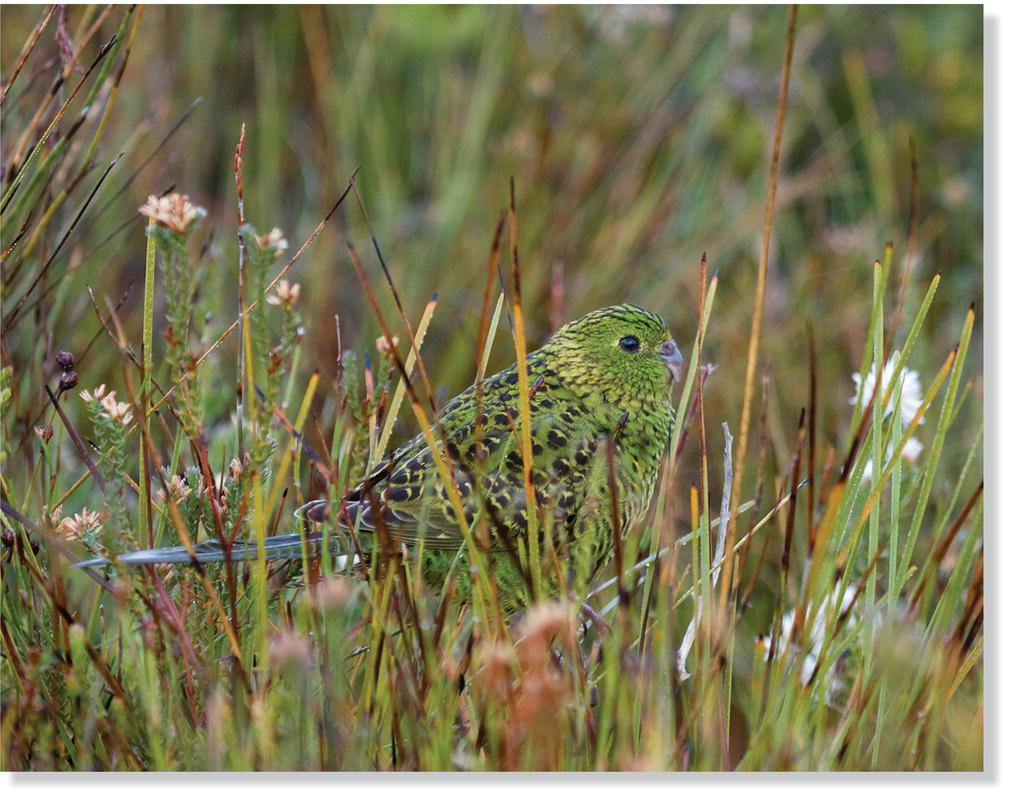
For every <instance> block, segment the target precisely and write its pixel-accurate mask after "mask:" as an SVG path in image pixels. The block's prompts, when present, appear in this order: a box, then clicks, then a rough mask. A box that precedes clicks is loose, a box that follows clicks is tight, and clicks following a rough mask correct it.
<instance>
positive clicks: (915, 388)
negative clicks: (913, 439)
mask: <svg viewBox="0 0 1013 796" xmlns="http://www.w3.org/2000/svg"><path fill="white" fill-rule="evenodd" d="M899 359H900V353H899V352H897V351H894V352H893V356H891V357H890V358H889V359H888V360H887V361H886V363H885V364H884V365H883V378H882V379H881V380H880V383H879V397H880V399H881V400H886V404H885V405H884V406H883V417H889V416H890V415H891V414H892V413H893V408H894V406H895V404H896V395H895V394H892V395H890V396H889V397H888V396H887V394H886V390H887V388H888V387H889V386H890V380H891V379H892V378H893V373H894V371H895V370H896V369H897V361H898V360H899ZM851 379H852V381H854V382H855V394H854V395H853V396H852V397H851V399H850V401H849V403H850V404H851V405H852V406H854V404H856V403H857V402H858V400H859V390H861V402H862V403H861V405H862V406H863V407H865V406H867V405H868V404H869V401H871V400H872V391H873V390H874V389H875V388H876V374H875V372H874V371H873V370H870V372H869V373H867V374H866V376H865V378H864V379H863V378H862V374H860V373H853V374H851ZM897 389H900V419H901V422H902V423H903V424H904V425H905V426H907V425H910V424H911V421H912V420H914V417H915V415H916V414H917V413H918V408H919V407H920V406H921V405H922V385H921V378H920V377H919V375H918V371H916V370H912V369H911V368H906V367H905V368H901V371H900V378H899V379H898V387H897ZM918 422H919V424H921V423H924V422H925V418H924V417H922V418H920V419H919V421H918Z"/></svg>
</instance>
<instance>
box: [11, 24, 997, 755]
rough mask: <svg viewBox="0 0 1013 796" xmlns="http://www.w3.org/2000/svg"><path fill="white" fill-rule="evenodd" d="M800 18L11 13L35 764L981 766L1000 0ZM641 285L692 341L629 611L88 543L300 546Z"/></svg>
mask: <svg viewBox="0 0 1013 796" xmlns="http://www.w3.org/2000/svg"><path fill="white" fill-rule="evenodd" d="M788 20H789V10H788V9H787V8H774V9H769V8H759V7H743V8H734V7H698V8H681V7H669V8H652V7H626V8H623V7H615V8H599V7H593V8H592V7H583V8H582V7H544V8H541V7H539V8H534V7H525V8H508V7H495V8H485V7H455V8H446V7H439V8H438V7H410V8H409V7H404V8H396V7H377V8H347V7H344V8H343V7H327V8H323V7H312V6H311V7H299V8H295V7H286V8H272V7H250V8H245V7H146V6H134V7H125V6H109V7H99V6H87V7H85V6H81V7H70V8H66V9H64V8H63V7H57V6H53V7H45V8H40V7H34V8H33V7H7V8H5V10H4V25H3V29H2V31H0V45H2V56H0V71H2V80H3V88H2V96H0V114H2V115H0V122H2V127H3V131H2V132H3V135H2V157H3V175H2V185H0V194H2V196H0V253H2V257H3V259H2V276H3V282H2V313H0V323H2V334H3V341H2V368H3V370H2V385H0V400H2V424H3V440H2V448H0V455H2V457H3V458H2V481H0V490H2V500H3V516H2V523H3V529H2V530H3V547H2V567H3V570H2V580H3V582H2V616H0V620H2V631H3V632H2V662H0V667H2V669H0V672H2V692H0V693H2V706H3V717H2V721H0V735H2V744H0V749H2V755H3V760H2V762H3V766H4V768H6V769H11V770H50V769H59V770H84V769H93V768H94V769H127V770H166V769H188V770H192V769H219V768H221V769H360V770H373V769H377V770H386V769H424V770H433V769H438V770H445V769H452V770H484V769H504V768H508V769H514V768H539V769H569V770H597V769H642V768H646V769H672V770H711V769H741V770H772V769H774V770H782V769H788V770H802V769H805V770H808V769H821V770H830V769H904V770H907V769H919V770H924V769H944V770H952V769H960V770H976V769H980V768H981V766H982V755H983V751H982V749H983V709H984V708H983V703H982V691H983V681H984V673H983V670H982V659H981V655H982V649H983V644H984V639H983V635H982V620H983V588H984V584H983V558H982V556H983V549H982V505H983V501H982V500H981V492H982V462H981V444H982V434H983V418H982V355H981V332H980V319H978V318H977V316H976V311H975V304H976V303H977V305H978V306H979V307H980V302H981V294H982V270H981V259H982V257H981V250H982V215H983V210H982V201H983V200H982V189H981V186H982V170H983V164H982V16H981V9H980V8H975V7H957V6H948V7H947V6H936V7H863V8H845V7H841V8H836V7H819V8H803V9H801V10H800V11H799V12H798V16H797V19H796V20H794V24H793V25H792V26H789V22H788ZM789 27H791V34H790V35H788V36H786V31H788V29H789ZM789 45H791V46H792V47H793V55H792V58H791V61H790V82H789V83H788V84H787V93H786V94H785V95H784V96H783V97H782V87H783V85H784V84H783V79H782V78H783V70H782V60H783V58H784V55H785V51H786V48H787V47H788V46H789ZM779 111H783V120H782V118H781V113H779ZM782 121H783V124H782ZM244 125H245V127H244ZM782 128H783V135H778V131H779V130H781V129H782ZM776 140H779V143H778V144H777V145H776V146H775V141H776ZM775 149H777V150H778V151H779V152H780V162H779V165H778V168H777V169H776V170H775V171H774V174H775V175H776V180H773V181H772V179H771V157H772V152H773V151H775ZM511 178H512V179H513V185H514V186H515V188H514V191H515V206H516V212H511V211H510V210H508V201H509V197H510V195H511V187H510V186H511ZM774 185H776V196H774V195H772V192H771V189H772V187H773V186H774ZM180 195H186V196H187V197H189V203H186V202H184V200H183V198H182V196H180ZM149 197H150V198H149ZM771 199H773V201H771ZM142 206H143V208H144V210H143V214H142V213H139V212H138V209H139V208H142ZM501 219H505V224H504V227H503V231H502V238H501V239H500V244H501V245H500V246H499V248H498V250H496V247H495V246H494V244H493V241H494V238H496V235H497V226H498V224H499V223H500V221H501ZM768 220H769V221H770V222H771V223H769V224H768V223H766V222H767V221H768ZM304 244H305V245H304ZM491 250H493V255H492V256H490V251H491ZM704 252H706V258H705V259H704V260H703V262H701V260H702V255H703V253H704ZM515 254H516V256H515ZM516 285H519V286H520V292H519V293H518V292H517V291H516V289H515V286H516ZM758 286H762V287H763V288H764V292H762V293H760V294H759V295H758V294H757V288H758ZM758 297H759V299H760V301H761V303H760V308H761V309H760V313H759V314H756V311H755V309H754V307H755V306H756V300H757V298H758ZM373 300H375V306H374V305H373ZM618 301H631V302H635V303H638V304H641V305H644V306H646V307H648V308H650V309H652V310H654V311H656V312H658V313H660V314H662V315H663V316H664V317H666V318H667V319H668V321H669V323H670V324H671V327H672V330H673V332H674V333H675V335H676V337H677V339H678V341H679V343H680V345H681V346H682V350H683V353H684V354H685V355H686V359H687V364H688V366H689V369H688V377H687V378H686V379H685V380H684V382H683V385H682V386H681V387H680V388H679V389H677V390H676V394H675V396H674V401H675V403H676V406H677V407H678V411H679V417H680V421H681V428H682V437H681V439H680V440H679V444H678V445H677V446H676V447H674V448H673V449H672V451H671V454H670V456H669V459H668V463H667V466H666V469H665V471H664V473H663V476H662V481H661V488H660V490H659V495H658V498H657V506H656V508H655V511H654V512H653V514H652V515H651V518H650V520H649V522H648V524H647V525H646V527H644V528H642V529H637V531H636V532H635V533H632V534H631V535H630V537H629V538H628V540H627V542H626V544H625V545H624V549H623V551H622V555H621V556H619V557H618V558H617V559H616V560H617V562H619V564H620V565H621V566H620V568H617V567H615V566H614V567H613V568H612V571H611V572H610V573H608V575H607V576H606V577H604V578H603V579H602V580H601V582H600V584H599V585H598V587H597V589H596V590H595V593H594V594H592V595H571V598H572V599H571V600H569V601H564V602H561V603H557V602H552V603H548V602H546V603H541V604H538V605H535V606H533V607H532V608H531V609H530V610H529V611H528V613H527V614H526V616H524V617H522V618H520V619H518V620H515V621H512V622H511V621H510V620H509V618H508V617H503V616H502V615H501V614H500V613H499V612H498V611H497V610H496V607H495V606H493V605H471V606H468V607H466V608H464V609H461V610H458V609H456V608H453V607H452V606H453V604H452V602H451V601H446V600H443V599H442V597H443V595H441V594H440V593H434V592H433V591H432V590H430V589H426V588H424V587H423V586H422V585H421V579H420V578H419V577H418V575H419V573H418V571H417V567H416V566H415V562H414V561H412V560H411V559H410V558H408V559H406V560H404V561H403V562H395V563H394V564H393V565H392V566H389V567H386V568H384V569H383V570H382V571H380V570H374V571H373V572H372V573H371V574H370V576H369V577H367V578H363V577H358V578H351V577H347V576H346V575H342V574H339V573H336V572H335V568H336V562H335V561H334V560H332V558H331V557H330V556H324V557H323V558H320V559H317V558H312V559H310V557H307V561H305V562H304V563H305V566H301V567H295V566H292V565H286V566H279V565H270V566H269V565H266V564H264V563H262V562H259V563H258V562H254V563H253V564H250V565H242V566H240V565H227V566H221V565H214V566H208V567H205V568H200V569H198V568H194V567H180V568H176V569H172V568H167V567H156V568H142V569H138V570H130V569H128V568H126V567H122V566H118V565H111V566H108V567H106V568H102V569H99V570H96V571H95V572H93V573H92V575H91V576H89V574H88V573H87V572H85V571H83V570H80V569H74V568H72V566H71V564H72V563H73V562H74V561H75V560H77V559H79V558H85V557H91V556H93V555H98V554H115V553H117V552H123V551H125V550H129V549H136V548H139V547H149V546H152V545H169V544H181V543H186V544H191V543H199V542H200V541H202V540H205V539H209V538H212V539H213V538H220V537H223V536H225V537H228V536H230V535H233V534H235V535H241V536H242V537H244V538H246V537H249V538H251V539H257V538H263V536H265V535H270V534H274V533H290V532H296V531H298V530H299V529H300V527H301V523H300V522H299V521H298V520H297V519H296V518H295V517H293V514H292V510H293V509H294V508H295V507H297V506H299V505H301V504H302V503H303V502H305V500H307V499H309V498H311V497H318V496H324V495H327V494H330V495H331V496H332V497H333V496H340V494H341V492H342V491H343V490H344V489H345V488H347V487H348V486H349V485H350V484H352V483H353V482H354V480H355V478H356V477H357V475H358V474H361V473H362V472H363V471H364V469H365V467H366V465H367V462H369V461H375V459H376V457H377V456H379V455H380V453H381V452H382V451H383V450H384V449H387V450H389V449H390V447H391V444H392V443H395V442H396V441H397V440H399V439H405V438H407V437H409V436H412V435H414V434H415V433H417V431H418V426H419V419H420V418H421V419H423V421H424V420H425V418H427V417H431V414H432V407H439V406H440V405H442V404H443V403H445V402H446V400H447V399H448V398H449V397H451V396H453V395H454V394H456V393H457V392H459V391H460V390H461V389H463V388H464V387H466V386H467V385H468V384H469V383H471V381H472V380H473V379H474V378H475V375H476V372H477V371H479V370H483V369H485V368H486V367H488V368H490V369H492V370H496V369H499V368H500V367H502V366H504V365H506V364H508V363H509V362H510V361H512V358H513V357H515V356H516V349H517V347H518V346H516V345H515V340H514V336H513V334H512V331H513V330H515V329H517V328H518V325H517V316H516V315H515V311H518V309H519V312H520V313H522V315H523V319H524V327H523V328H524V332H525V339H523V340H522V341H521V345H520V346H519V347H520V348H522V349H524V348H526V349H527V350H530V349H532V348H533V347H535V346H537V345H538V344H540V343H541V342H542V341H543V340H544V339H545V337H546V336H547V335H548V334H549V333H550V332H551V331H552V330H553V329H554V328H557V327H558V326H559V325H560V324H561V323H562V322H564V321H566V320H569V319H571V318H574V317H577V316H578V315H581V314H583V313H584V312H586V311H588V310H591V309H594V308H596V307H599V306H603V305H607V304H612V303H616V302H618ZM335 316H337V324H336V322H335ZM385 330H386V331H385ZM388 333H389V334H390V335H392V336H393V335H396V336H398V338H399V341H398V344H397V345H396V346H395V347H394V348H393V349H392V348H391V346H390V345H389V342H390V341H389V340H388V339H387V335H388ZM416 334H417V339H418V340H419V343H420V352H421V357H422V362H423V363H424V370H425V377H426V378H425V379H423V378H421V377H420V375H419V373H417V371H421V368H418V367H417V365H416V366H414V368H413V364H412V361H413V357H412V356H411V353H410V352H411V350H412V347H411V346H410V345H409V342H408V341H409V337H410V336H412V335H416ZM423 337H424V339H423ZM486 339H487V340H488V345H483V344H482V343H483V341H484V340H486ZM895 352H896V353H895ZM403 367H404V368H406V369H407V370H410V371H412V373H413V381H412V384H413V389H412V390H408V391H405V390H403V389H401V390H399V389H398V384H399V382H400V379H401V376H400V374H401V370H402V368H403ZM853 374H854V376H853ZM82 391H84V392H85V393H86V394H85V395H84V396H82V395H81V393H82ZM113 392H114V393H115V396H114V397H110V394H111V393H113ZM237 395H240V396H245V400H242V401H237ZM745 407H748V411H747V412H746V414H747V415H748V416H747V417H746V420H745V422H743V416H744V411H743V410H744V408H745ZM725 424H727V428H726V427H725ZM743 431H745V432H746V433H745V434H743ZM729 436H731V437H732V438H733V439H732V440H731V442H729V440H728V437H729ZM725 551H727V552H728V555H727V556H725V555H723V553H724V552H725ZM474 555H475V556H477V557H479V558H480V557H481V555H482V554H481V551H478V550H476V552H474ZM472 563H473V564H474V565H475V566H474V572H475V575H474V577H476V578H481V577H482V575H481V573H482V571H483V568H482V566H481V562H480V561H477V560H473V561H472ZM584 602H587V603H588V605H589V608H591V609H593V610H590V611H585V610H583V609H582V608H581V605H582V604H583V603H584Z"/></svg>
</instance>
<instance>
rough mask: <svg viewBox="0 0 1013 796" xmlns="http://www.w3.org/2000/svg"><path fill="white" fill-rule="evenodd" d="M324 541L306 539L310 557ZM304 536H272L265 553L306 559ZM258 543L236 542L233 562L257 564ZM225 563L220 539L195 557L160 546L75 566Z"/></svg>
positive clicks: (342, 559)
mask: <svg viewBox="0 0 1013 796" xmlns="http://www.w3.org/2000/svg"><path fill="white" fill-rule="evenodd" d="M322 538H323V534H321V533H311V534H308V535H307V536H306V537H305V544H306V548H307V552H308V553H309V555H310V556H315V555H319V552H320V543H321V540H322ZM303 539H304V537H303V536H302V534H298V533H290V534H285V535H282V536H269V537H267V539H265V540H264V550H265V553H266V556H267V560H268V561H282V560H287V559H297V558H302V555H303ZM338 541H339V540H338V539H336V538H334V536H333V535H332V537H331V548H332V551H333V552H334V553H335V554H337V553H338V552H339V550H338V549H337V548H338V547H339V545H338ZM257 555H258V554H257V542H256V541H236V542H234V543H233V545H232V550H231V551H230V554H229V558H230V559H231V560H232V561H256V560H257ZM347 558H348V556H345V555H338V559H337V561H336V562H335V565H336V566H337V567H338V568H344V567H345V565H346V564H347V563H348V561H347ZM224 560H225V548H224V546H223V545H222V543H221V542H219V541H218V540H217V539H213V540H209V541H206V542H201V543H200V544H197V545H194V547H193V554H191V553H190V551H189V550H187V548H186V547H183V546H179V547H159V548H155V549H153V550H136V551H134V552H131V553H123V554H122V555H118V556H116V557H115V558H112V559H109V558H93V559H90V560H88V561H81V562H79V563H77V564H75V565H74V566H75V567H77V568H86V567H97V566H101V565H102V564H110V563H112V562H113V561H116V562H118V563H121V564H130V565H140V564H191V563H200V564H206V563H212V562H215V561H224Z"/></svg>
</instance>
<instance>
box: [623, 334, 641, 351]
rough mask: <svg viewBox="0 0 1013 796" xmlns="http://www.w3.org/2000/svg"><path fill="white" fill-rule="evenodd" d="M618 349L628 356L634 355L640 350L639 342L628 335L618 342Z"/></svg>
mask: <svg viewBox="0 0 1013 796" xmlns="http://www.w3.org/2000/svg"><path fill="white" fill-rule="evenodd" d="M619 347H620V348H621V349H622V350H623V351H625V352H626V353H628V354H635V353H637V351H639V350H640V341H639V340H638V339H637V338H636V337H634V336H633V335H632V334H628V335H626V337H624V338H622V339H621V340H620V341H619Z"/></svg>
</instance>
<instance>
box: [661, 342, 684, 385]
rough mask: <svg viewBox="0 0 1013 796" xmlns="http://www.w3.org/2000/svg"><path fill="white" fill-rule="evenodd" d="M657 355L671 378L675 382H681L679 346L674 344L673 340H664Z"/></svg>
mask: <svg viewBox="0 0 1013 796" xmlns="http://www.w3.org/2000/svg"><path fill="white" fill-rule="evenodd" d="M658 353H659V354H660V355H661V358H662V360H663V361H664V363H665V366H666V367H667V368H668V372H669V373H671V374H672V378H673V379H675V380H676V381H681V380H682V354H681V353H679V346H677V345H676V344H675V340H666V341H665V342H664V343H662V344H661V347H660V348H659V349H658Z"/></svg>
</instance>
